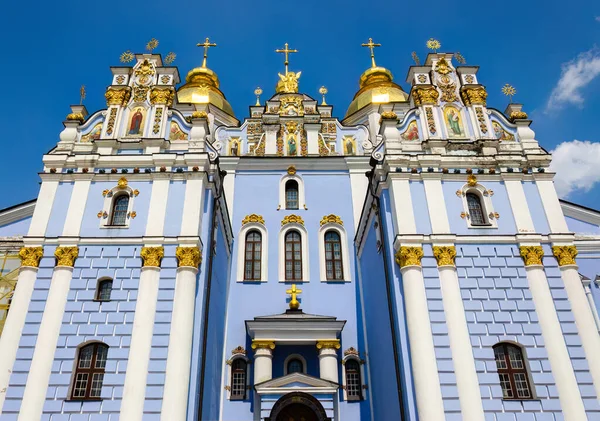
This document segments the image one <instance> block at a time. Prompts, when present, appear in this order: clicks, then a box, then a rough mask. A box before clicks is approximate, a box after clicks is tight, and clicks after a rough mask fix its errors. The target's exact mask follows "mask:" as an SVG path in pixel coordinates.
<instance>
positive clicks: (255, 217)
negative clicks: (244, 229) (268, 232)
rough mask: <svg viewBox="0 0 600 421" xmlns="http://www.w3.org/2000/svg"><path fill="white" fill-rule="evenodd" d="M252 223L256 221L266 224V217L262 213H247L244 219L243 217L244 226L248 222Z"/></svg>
mask: <svg viewBox="0 0 600 421" xmlns="http://www.w3.org/2000/svg"><path fill="white" fill-rule="evenodd" d="M250 223H256V224H263V225H264V224H265V219H264V218H263V217H262V215H257V214H255V213H253V214H250V215H246V216H245V217H244V219H242V226H244V225H246V224H250Z"/></svg>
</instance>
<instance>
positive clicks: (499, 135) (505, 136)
mask: <svg viewBox="0 0 600 421" xmlns="http://www.w3.org/2000/svg"><path fill="white" fill-rule="evenodd" d="M492 128H493V129H494V136H495V137H496V139H498V140H515V137H514V136H513V135H512V134H510V133H508V132H507V131H506V130H504V129H503V128H502V126H501V125H500V123H498V122H497V121H492Z"/></svg>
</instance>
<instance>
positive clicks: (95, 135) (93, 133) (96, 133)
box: [81, 110, 116, 142]
mask: <svg viewBox="0 0 600 421" xmlns="http://www.w3.org/2000/svg"><path fill="white" fill-rule="evenodd" d="M115 111H116V110H115ZM101 134H102V123H98V124H96V125H95V126H94V127H93V128H92V130H90V132H89V133H87V134H84V135H83V136H81V141H82V142H89V141H91V140H98V139H100V135H101Z"/></svg>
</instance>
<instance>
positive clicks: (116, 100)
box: [104, 86, 131, 107]
mask: <svg viewBox="0 0 600 421" xmlns="http://www.w3.org/2000/svg"><path fill="white" fill-rule="evenodd" d="M104 97H105V98H106V106H107V107H110V106H111V105H127V103H128V102H129V98H131V88H130V87H129V86H124V87H120V88H113V87H109V88H108V89H107V90H106V93H105V94H104Z"/></svg>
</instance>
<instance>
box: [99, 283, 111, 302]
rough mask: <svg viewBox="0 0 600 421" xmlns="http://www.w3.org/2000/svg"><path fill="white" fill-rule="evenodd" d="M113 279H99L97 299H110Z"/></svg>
mask: <svg viewBox="0 0 600 421" xmlns="http://www.w3.org/2000/svg"><path fill="white" fill-rule="evenodd" d="M112 284H113V281H112V279H102V280H100V281H98V288H97V289H96V300H97V301H110V294H111V292H112Z"/></svg>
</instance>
